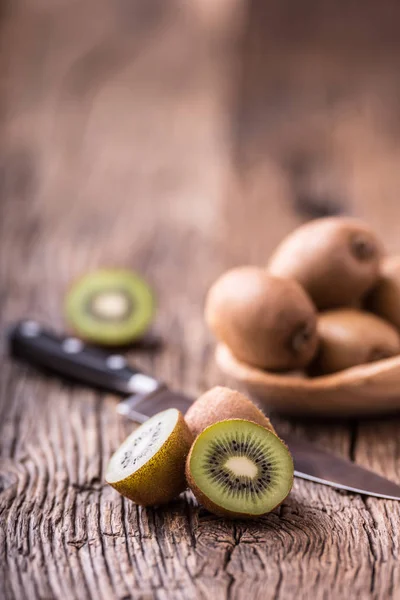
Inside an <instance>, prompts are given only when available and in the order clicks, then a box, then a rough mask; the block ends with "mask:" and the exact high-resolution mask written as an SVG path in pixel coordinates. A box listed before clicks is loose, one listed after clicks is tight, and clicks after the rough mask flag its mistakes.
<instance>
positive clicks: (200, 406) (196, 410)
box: [185, 386, 275, 436]
mask: <svg viewBox="0 0 400 600" xmlns="http://www.w3.org/2000/svg"><path fill="white" fill-rule="evenodd" d="M225 419H246V420H248V421H254V423H258V424H259V425H262V427H265V428H266V429H269V430H270V431H272V432H273V433H275V429H274V428H273V426H272V424H271V421H270V420H269V419H268V418H267V417H266V416H265V415H264V414H263V413H262V412H261V410H260V409H259V408H257V406H256V405H255V404H253V402H251V401H250V400H249V399H248V398H246V396H244V395H243V394H240V393H239V392H236V391H235V390H231V389H230V388H227V387H222V386H216V387H214V388H212V389H211V390H209V391H208V392H206V393H205V394H203V395H202V396H200V398H198V399H197V400H196V402H193V404H192V405H191V406H190V408H189V410H188V411H187V413H186V414H185V421H186V423H187V424H188V426H189V429H190V431H191V432H192V433H193V435H194V436H197V435H199V433H201V432H202V431H203V430H204V429H205V428H206V427H208V426H209V425H212V424H213V423H217V422H218V421H223V420H225Z"/></svg>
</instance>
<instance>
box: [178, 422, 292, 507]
mask: <svg viewBox="0 0 400 600" xmlns="http://www.w3.org/2000/svg"><path fill="white" fill-rule="evenodd" d="M293 474H294V467H293V460H292V457H291V455H290V452H289V450H288V449H287V447H286V446H285V444H284V443H283V442H282V441H281V440H280V439H279V438H278V437H277V436H276V435H275V434H274V433H272V431H269V430H268V429H265V427H263V426H261V425H258V424H257V423H253V422H252V421H247V420H244V419H228V420H225V421H220V422H219V423H214V424H213V425H210V426H209V427H207V428H206V429H205V430H204V431H203V432H202V433H200V435H198V436H197V438H196V440H195V441H194V443H193V445H192V447H191V450H190V453H189V455H188V457H187V460H186V478H187V481H188V484H189V487H190V488H191V490H192V492H193V494H194V495H195V496H196V498H197V500H198V501H199V502H200V504H202V505H203V506H205V508H207V509H208V510H209V511H211V512H213V513H215V514H216V515H220V516H228V517H231V518H251V517H257V516H260V515H263V514H265V513H268V512H270V511H271V510H273V509H274V508H275V507H276V506H278V505H279V504H281V502H283V500H284V499H285V498H286V496H287V495H288V494H289V492H290V490H291V488H292V485H293Z"/></svg>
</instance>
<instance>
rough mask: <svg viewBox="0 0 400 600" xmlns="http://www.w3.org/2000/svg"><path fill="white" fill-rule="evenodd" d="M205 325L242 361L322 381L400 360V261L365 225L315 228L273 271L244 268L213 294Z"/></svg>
mask: <svg viewBox="0 0 400 600" xmlns="http://www.w3.org/2000/svg"><path fill="white" fill-rule="evenodd" d="M205 320H206V322H207V324H208V326H209V328H210V329H211V331H212V332H213V333H214V335H215V337H216V338H217V339H218V341H219V342H220V343H222V344H224V345H225V346H227V347H228V348H229V350H230V352H231V353H232V354H233V355H234V356H235V357H236V358H237V359H238V360H240V361H243V362H245V363H247V364H248V365H250V366H253V367H256V368H259V369H265V370H268V371H274V372H281V373H289V372H290V371H293V370H299V369H300V370H302V371H303V372H304V374H305V376H310V377H315V376H323V375H329V374H332V373H337V372H339V371H343V370H345V369H349V368H352V367H356V366H358V365H361V364H365V363H370V362H374V361H378V360H383V359H386V358H391V357H393V356H396V355H399V354H400V257H389V258H388V257H386V256H385V251H384V247H383V244H382V242H381V240H380V239H379V238H378V236H377V235H376V234H375V233H374V231H373V230H372V229H371V228H370V227H369V226H367V225H366V224H365V223H363V222H360V221H359V220H357V219H353V218H348V217H328V218H323V219H316V220H314V221H311V222H309V223H306V224H305V225H302V226H300V227H299V228H298V229H296V230H295V231H294V232H292V233H291V234H289V235H288V236H287V237H286V238H285V239H284V240H283V241H282V242H281V243H280V244H279V246H278V248H277V249H276V250H275V252H274V253H273V255H272V256H271V258H270V260H269V261H268V263H267V265H266V266H265V267H255V266H244V267H237V268H234V269H231V270H230V271H228V272H227V273H224V274H223V275H222V276H220V277H219V278H218V279H217V281H216V282H215V283H214V284H213V285H212V287H211V288H210V290H209V292H208V295H207V299H206V306H205Z"/></svg>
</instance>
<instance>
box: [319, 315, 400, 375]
mask: <svg viewBox="0 0 400 600" xmlns="http://www.w3.org/2000/svg"><path fill="white" fill-rule="evenodd" d="M318 334H319V337H320V347H319V352H318V355H317V357H316V359H315V361H314V363H313V365H312V366H311V372H312V374H328V373H335V372H336V371H342V370H343V369H348V368H350V367H354V366H356V365H361V364H364V363H370V362H374V361H377V360H380V359H383V358H389V357H391V356H395V355H396V354H399V353H400V337H399V334H398V332H397V331H396V329H395V328H394V327H392V325H390V324H389V323H387V322H386V321H384V320H383V319H381V318H379V317H377V316H375V315H372V314H371V313H368V312H364V311H361V310H356V309H337V310H331V311H327V312H325V313H321V315H320V317H319V320H318Z"/></svg>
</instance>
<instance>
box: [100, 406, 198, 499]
mask: <svg viewBox="0 0 400 600" xmlns="http://www.w3.org/2000/svg"><path fill="white" fill-rule="evenodd" d="M192 442H193V436H192V434H191V433H190V431H189V428H188V426H187V425H186V423H185V421H184V419H183V416H182V413H181V412H180V411H179V410H177V409H176V408H169V409H167V410H165V411H163V412H160V413H158V414H156V415H154V416H153V417H151V418H150V419H148V420H147V421H145V423H143V425H141V426H140V427H138V428H137V429H136V430H135V431H134V432H133V433H131V435H130V436H129V437H128V438H127V439H126V440H125V441H124V442H123V443H122V444H121V446H120V447H119V448H118V450H117V451H116V452H115V453H114V455H113V456H112V458H111V460H110V462H109V464H108V467H107V472H106V481H107V483H109V484H110V485H111V486H112V487H113V488H115V489H116V490H117V491H118V492H119V493H120V494H122V496H126V498H129V499H130V500H133V501H134V502H136V504H141V505H142V506H153V505H157V504H164V503H166V502H169V501H170V500H172V499H173V498H175V497H176V496H178V495H179V494H180V493H181V492H183V491H184V490H185V489H186V487H187V484H186V479H185V460H186V457H187V455H188V452H189V450H190V446H191V444H192Z"/></svg>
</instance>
